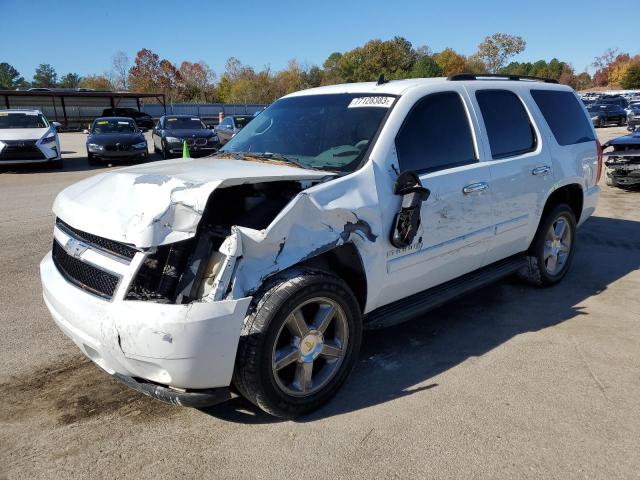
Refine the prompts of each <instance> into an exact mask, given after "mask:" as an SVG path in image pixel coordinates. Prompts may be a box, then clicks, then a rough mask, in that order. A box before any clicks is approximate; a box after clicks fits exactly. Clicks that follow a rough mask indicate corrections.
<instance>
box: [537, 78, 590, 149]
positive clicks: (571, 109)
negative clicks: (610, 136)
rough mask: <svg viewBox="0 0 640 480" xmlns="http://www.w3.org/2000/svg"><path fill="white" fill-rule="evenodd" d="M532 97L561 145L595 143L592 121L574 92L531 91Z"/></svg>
mask: <svg viewBox="0 0 640 480" xmlns="http://www.w3.org/2000/svg"><path fill="white" fill-rule="evenodd" d="M531 96H532V97H533V100H534V101H535V102H536V105H538V108H539V109H540V111H541V112H542V116H543V117H544V119H545V120H546V121H547V124H548V125H549V128H550V129H551V132H552V133H553V136H554V138H555V139H556V142H558V144H559V145H563V146H564V145H573V144H574V143H582V142H593V141H594V140H595V137H594V136H593V129H592V127H591V121H590V120H589V118H588V117H587V116H586V115H585V113H584V110H583V109H582V107H581V106H580V104H579V103H578V101H579V100H578V98H577V97H576V96H575V95H574V93H573V92H566V91H564V92H563V91H560V90H531Z"/></svg>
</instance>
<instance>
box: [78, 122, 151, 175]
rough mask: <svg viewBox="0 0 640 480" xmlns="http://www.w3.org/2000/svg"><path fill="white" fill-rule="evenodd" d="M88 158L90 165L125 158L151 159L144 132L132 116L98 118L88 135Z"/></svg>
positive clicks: (143, 160) (142, 160)
mask: <svg viewBox="0 0 640 480" xmlns="http://www.w3.org/2000/svg"><path fill="white" fill-rule="evenodd" d="M87 160H88V161H89V164H90V165H100V164H103V163H104V162H110V163H112V162H115V161H123V160H129V161H130V160H138V161H140V162H146V161H147V160H149V149H148V147H147V140H146V139H145V138H144V134H143V133H142V131H141V130H140V129H139V128H138V126H137V125H136V123H135V122H134V120H133V119H132V118H126V117H101V118H96V119H95V120H94V121H93V124H92V125H91V129H90V130H89V136H88V137H87Z"/></svg>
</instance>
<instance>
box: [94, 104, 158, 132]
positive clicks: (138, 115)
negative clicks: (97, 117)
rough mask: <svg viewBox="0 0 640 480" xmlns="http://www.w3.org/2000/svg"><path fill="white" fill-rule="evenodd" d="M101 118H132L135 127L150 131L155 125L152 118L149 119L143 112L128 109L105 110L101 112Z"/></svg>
mask: <svg viewBox="0 0 640 480" xmlns="http://www.w3.org/2000/svg"><path fill="white" fill-rule="evenodd" d="M102 116H103V117H127V118H133V120H134V121H135V122H136V125H137V126H138V127H142V128H148V129H149V130H151V129H152V128H153V127H154V125H155V122H154V121H153V118H151V116H150V115H148V114H146V113H144V112H141V111H139V110H136V109H135V108H129V107H119V108H107V109H105V110H103V111H102Z"/></svg>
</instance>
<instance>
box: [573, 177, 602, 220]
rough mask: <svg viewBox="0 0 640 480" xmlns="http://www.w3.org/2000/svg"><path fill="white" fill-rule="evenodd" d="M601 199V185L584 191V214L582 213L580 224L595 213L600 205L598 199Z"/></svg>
mask: <svg viewBox="0 0 640 480" xmlns="http://www.w3.org/2000/svg"><path fill="white" fill-rule="evenodd" d="M599 199H600V187H599V186H597V185H594V186H593V187H591V188H589V189H587V190H586V191H585V192H584V199H583V203H582V215H580V221H579V222H578V226H579V225H582V224H583V223H584V222H585V220H586V219H587V218H589V217H590V216H591V215H593V212H595V211H596V207H597V206H598V200H599Z"/></svg>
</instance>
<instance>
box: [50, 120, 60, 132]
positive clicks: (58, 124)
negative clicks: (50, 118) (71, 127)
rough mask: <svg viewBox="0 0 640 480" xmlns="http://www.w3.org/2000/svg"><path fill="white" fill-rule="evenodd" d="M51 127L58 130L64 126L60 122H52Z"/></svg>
mask: <svg viewBox="0 0 640 480" xmlns="http://www.w3.org/2000/svg"><path fill="white" fill-rule="evenodd" d="M51 126H52V127H53V128H55V129H56V130H58V129H59V128H60V127H61V126H62V124H61V123H60V122H51Z"/></svg>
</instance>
